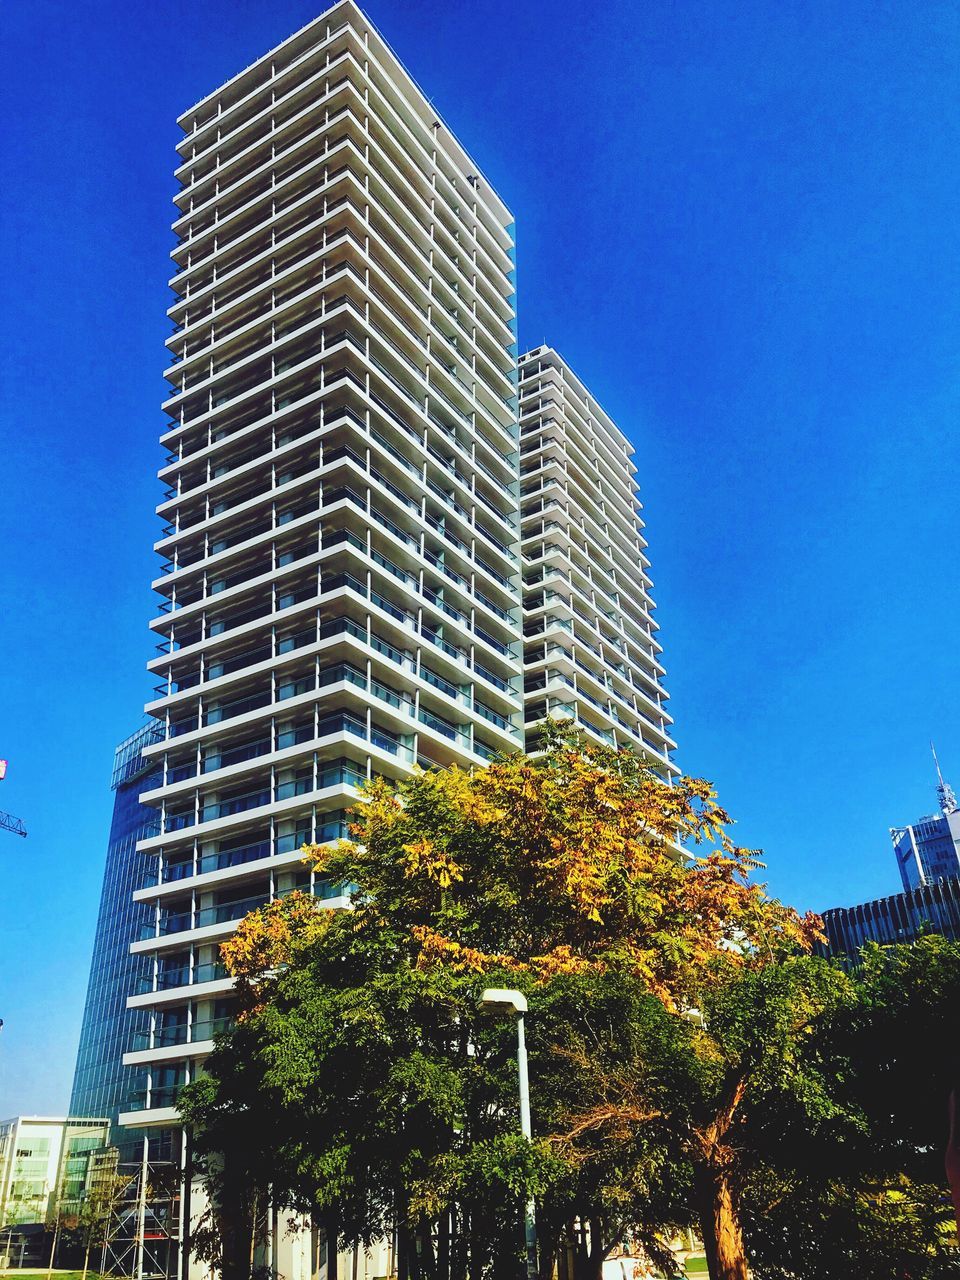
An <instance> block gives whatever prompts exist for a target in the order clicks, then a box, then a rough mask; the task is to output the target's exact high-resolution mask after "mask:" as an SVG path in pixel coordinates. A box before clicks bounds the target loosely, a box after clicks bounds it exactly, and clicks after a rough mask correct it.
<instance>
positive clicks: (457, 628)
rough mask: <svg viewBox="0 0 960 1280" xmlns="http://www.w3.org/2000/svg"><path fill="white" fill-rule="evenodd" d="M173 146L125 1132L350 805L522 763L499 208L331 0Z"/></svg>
mask: <svg viewBox="0 0 960 1280" xmlns="http://www.w3.org/2000/svg"><path fill="white" fill-rule="evenodd" d="M180 124H181V126H182V128H183V130H184V138H183V140H182V142H181V143H180V144H179V151H180V156H181V164H180V167H179V168H178V170H177V177H178V180H179V182H180V185H181V190H180V192H179V194H178V196H177V197H176V203H177V206H178V210H179V214H178V217H177V221H176V222H175V224H174V229H175V232H176V234H177V237H178V243H177V246H176V248H175V249H174V250H173V258H174V264H175V275H174V277H173V280H172V287H173V290H174V293H175V295H176V299H175V301H174V303H173V305H172V307H171V308H170V318H171V321H172V323H173V329H174V331H173V334H172V336H171V337H170V339H169V342H168V345H169V347H170V352H171V362H170V366H169V368H168V369H167V371H166V377H167V379H168V380H169V382H170V386H171V393H170V397H169V399H168V400H167V402H166V405H165V409H166V411H167V413H168V414H169V417H170V426H169V429H168V430H166V432H165V433H164V435H163V445H164V447H165V449H166V459H165V462H164V465H163V467H162V469H161V471H160V478H161V481H162V483H163V485H164V494H163V499H162V502H161V504H160V506H159V508H158V511H159V514H160V516H161V519H162V521H163V528H162V532H161V537H160V540H159V542H158V543H157V550H158V552H159V553H160V556H161V559H162V564H161V568H160V573H159V575H158V577H157V579H156V581H155V583H154V586H155V588H156V590H157V591H158V592H159V594H160V596H161V604H160V608H159V611H158V616H157V617H156V618H155V619H154V620H153V622H152V623H151V626H152V628H153V630H154V632H155V633H156V639H157V642H158V643H157V651H156V656H155V657H154V658H153V660H152V661H151V662H150V664H149V666H150V670H151V672H152V673H153V678H154V680H155V682H156V688H155V696H154V698H153V700H152V701H151V702H150V703H149V705H148V707H147V711H148V714H149V715H151V716H152V717H153V718H154V719H155V721H156V724H157V726H158V731H159V735H160V738H159V740H158V741H157V742H155V743H153V744H151V745H149V746H147V747H146V748H145V751H144V755H145V758H146V759H148V760H149V761H150V763H151V766H152V767H153V768H155V769H156V777H155V779H154V780H153V782H154V785H151V786H149V787H147V788H145V789H144V791H143V794H142V796H141V800H142V802H143V803H144V804H145V805H147V806H149V807H150V808H151V810H152V811H153V812H154V813H155V815H156V821H157V824H158V826H157V831H156V834H152V835H150V836H148V837H147V838H145V839H143V840H141V841H140V842H139V848H140V850H141V856H142V857H143V858H144V859H145V860H147V861H148V862H149V864H150V866H151V868H152V870H151V883H150V884H148V885H147V886H145V887H142V888H137V889H136V890H134V893H133V897H134V898H135V900H136V902H137V904H138V906H137V911H138V912H140V913H142V918H140V917H138V919H139V922H140V924H141V925H142V928H141V930H140V936H139V937H138V938H137V939H136V940H135V941H134V943H133V952H134V955H135V956H136V964H137V966H138V972H140V973H142V975H143V977H144V980H145V985H146V990H144V991H142V992H139V993H136V994H134V995H132V996H131V998H130V1004H131V1006H132V1007H133V1008H134V1009H136V1010H137V1015H138V1018H139V1020H140V1021H139V1025H138V1026H137V1027H136V1028H135V1033H136V1034H135V1039H134V1040H133V1041H132V1042H131V1043H130V1044H129V1046H128V1051H127V1053H126V1055H125V1062H126V1064H127V1065H128V1066H130V1067H133V1068H135V1070H136V1072H137V1073H138V1076H137V1079H138V1085H137V1088H136V1090H135V1095H134V1098H133V1100H132V1102H131V1105H130V1107H129V1109H128V1111H127V1112H126V1113H125V1117H124V1118H125V1121H126V1123H128V1124H132V1125H138V1124H147V1125H163V1124H166V1123H169V1122H171V1121H172V1120H173V1119H174V1117H175V1110H174V1101H175V1097H176V1092H177V1090H178V1088H179V1087H180V1085H181V1084H183V1083H184V1082H185V1081H186V1080H188V1079H190V1077H191V1074H192V1073H193V1071H194V1070H195V1066H196V1064H197V1062H198V1061H199V1060H201V1059H202V1058H203V1056H204V1055H205V1054H207V1053H208V1052H209V1050H210V1048H211V1047H212V1041H213V1036H214V1035H215V1033H216V1032H217V1030H219V1029H220V1028H222V1027H225V1026H227V1025H229V1022H230V1020H231V1017H232V1013H233V1008H232V1003H231V995H230V993H231V982H230V980H229V979H228V978H227V977H226V975H225V974H224V971H223V969H222V967H221V965H220V962H219V944H220V943H221V942H222V941H223V940H224V939H225V938H226V937H228V936H229V935H230V933H231V932H232V931H233V929H234V928H235V927H236V924H237V922H238V920H239V919H240V918H241V917H242V916H243V915H245V914H246V913H247V912H248V911H249V910H250V909H251V908H253V907H256V906H258V905H259V904H261V903H264V902H266V901H268V900H270V899H272V898H275V897H277V896H278V895H282V894H286V893H288V892H290V891H291V890H293V889H297V888H303V889H308V890H309V891H310V892H312V893H314V894H316V895H318V896H320V897H322V898H324V899H325V900H327V901H328V902H329V903H330V905H331V906H337V905H340V904H342V903H343V902H344V899H343V898H342V897H341V896H339V895H340V890H339V889H338V888H337V887H336V886H334V885H330V884H326V883H324V882H323V881H322V880H319V879H317V878H316V877H314V876H313V875H312V874H311V873H310V872H309V871H307V870H305V869H304V867H303V865H302V863H301V858H300V852H299V850H300V846H301V845H302V844H303V843H304V841H326V840H334V839H337V838H339V837H340V836H341V835H343V834H344V832H345V827H344V811H345V809H346V808H347V807H348V806H349V805H350V804H351V802H352V800H353V798H354V796H355V795H356V787H357V784H358V783H360V782H361V781H363V780H364V779H366V778H368V777H370V776H371V775H374V774H381V775H384V776H387V777H397V776H401V775H403V774H404V773H405V772H406V771H408V770H409V769H410V768H411V767H412V766H413V765H414V764H415V763H418V762H419V763H420V764H422V765H425V766H430V765H435V764H438V765H447V764H451V763H454V762H456V763H459V764H461V765H464V766H470V765H480V764H483V763H484V762H486V761H487V760H488V759H489V758H490V757H491V755H493V754H494V753H496V752H499V751H501V750H504V749H506V750H511V749H514V748H516V747H518V746H520V745H521V743H522V729H521V693H520V688H519V685H520V670H521V656H522V655H521V630H520V618H519V612H520V584H519V569H520V560H519V510H518V484H517V474H518V452H517V450H518V423H517V401H516V361H517V347H516V341H515V330H514V309H513V306H514V264H513V234H512V217H511V214H510V212H509V210H508V209H507V208H506V206H505V205H504V204H503V203H502V202H501V200H500V199H499V197H498V196H497V195H496V193H495V192H494V191H493V190H492V189H491V188H490V186H489V184H488V183H487V182H486V180H485V179H484V178H483V176H482V175H481V173H480V171H479V169H478V167H477V166H476V164H475V163H474V161H472V160H471V159H470V157H469V156H468V155H467V154H466V153H465V152H464V151H463V149H462V148H461V146H460V144H459V143H458V142H457V140H456V139H455V138H454V137H453V135H452V134H451V133H450V131H449V130H448V129H447V128H446V127H445V126H444V124H443V123H442V121H440V120H439V119H438V117H437V116H436V113H435V111H434V110H433V108H432V107H431V106H430V104H429V102H428V101H427V99H426V98H425V97H424V95H423V94H422V93H421V91H420V90H419V89H418V88H417V86H416V85H415V84H414V82H413V81H412V80H411V79H410V77H409V76H408V75H407V73H406V72H405V71H404V70H403V68H402V67H401V65H400V64H399V62H398V61H397V60H396V58H395V57H394V56H393V54H392V53H391V51H390V50H389V48H388V47H387V45H386V44H385V43H384V42H383V40H382V39H381V38H380V36H379V35H378V34H377V32H376V31H375V29H374V28H373V27H372V26H371V25H370V23H369V22H368V21H367V19H366V18H365V17H364V16H363V14H362V13H361V11H360V10H359V9H358V8H357V7H356V5H354V4H353V3H352V0H342V2H341V3H339V4H337V5H334V6H333V8H331V9H330V10H329V11H328V12H327V13H325V14H324V15H322V16H321V17H320V18H318V19H317V20H316V21H315V22H313V23H311V24H310V25H309V26H307V27H305V28H304V29H303V30H302V31H300V32H298V33H297V34H296V35H294V36H293V37H291V38H290V39H289V40H287V41H286V42H284V43H283V44H282V45H280V46H279V47H278V48H277V49H275V50H274V51H273V52H272V53H270V54H268V55H266V56H265V57H264V58H262V59H260V60H259V61H258V62H256V63H254V64H253V65H252V66H251V67H249V68H247V70H246V71H244V72H242V73H241V74H240V75H239V76H237V77H236V78H235V79H233V80H231V81H229V82H228V83H227V84H226V85H224V86H223V87H222V88H221V89H219V90H217V91H216V92H215V93H213V94H211V95H210V96H209V97H207V98H205V99H204V100H203V101H202V102H200V103H199V104H197V106H196V107H195V108H193V109H192V110H190V111H188V112H187V113H185V115H184V116H183V117H182V118H181V120H180Z"/></svg>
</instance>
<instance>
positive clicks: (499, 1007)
mask: <svg viewBox="0 0 960 1280" xmlns="http://www.w3.org/2000/svg"><path fill="white" fill-rule="evenodd" d="M480 1007H481V1009H485V1010H486V1011H487V1012H488V1013H515V1014H521V1013H526V1012H527V997H526V996H525V995H524V994H523V992H522V991H514V990H513V989H512V988H508V987H487V989H486V991H484V993H483V995H482V996H481V997H480Z"/></svg>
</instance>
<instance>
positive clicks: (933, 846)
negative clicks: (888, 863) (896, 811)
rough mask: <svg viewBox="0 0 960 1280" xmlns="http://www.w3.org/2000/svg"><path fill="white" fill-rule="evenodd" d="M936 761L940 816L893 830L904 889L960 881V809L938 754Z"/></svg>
mask: <svg viewBox="0 0 960 1280" xmlns="http://www.w3.org/2000/svg"><path fill="white" fill-rule="evenodd" d="M931 749H932V748H931ZM933 760H934V764H935V765H936V767H937V798H938V800H939V802H940V813H939V814H928V815H927V817H925V818H919V819H918V820H917V821H916V822H914V823H912V824H911V825H910V826H908V827H891V828H890V838H891V839H892V841H893V851H894V853H895V854H896V856H897V867H898V868H899V870H900V879H901V880H902V881H903V887H904V889H917V888H919V887H920V886H922V885H927V884H936V882H937V881H938V880H944V879H953V878H956V877H960V805H958V804H957V797H956V796H955V795H954V792H953V788H952V787H951V786H950V785H949V783H946V782H944V780H943V774H942V773H941V772H940V763H939V761H938V760H937V753H936V752H935V751H934V753H933Z"/></svg>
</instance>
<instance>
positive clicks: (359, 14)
mask: <svg viewBox="0 0 960 1280" xmlns="http://www.w3.org/2000/svg"><path fill="white" fill-rule="evenodd" d="M340 14H342V15H343V16H344V17H345V19H346V21H345V23H344V24H343V25H348V24H350V25H353V26H354V27H356V28H357V29H359V30H360V31H362V32H364V33H365V34H368V35H369V37H370V38H372V39H373V40H374V41H375V42H376V43H377V44H378V45H379V46H380V50H381V51H382V52H383V53H385V54H386V55H387V56H388V58H389V59H390V61H391V62H392V63H393V64H394V65H395V67H396V68H397V70H398V72H399V73H400V76H401V78H402V80H404V81H406V86H407V87H408V88H409V89H411V90H412V91H413V97H414V103H415V106H416V108H417V110H418V113H419V115H420V118H421V120H422V122H423V123H424V124H425V125H426V126H427V128H428V129H429V128H432V127H433V124H434V122H435V121H436V122H439V124H440V126H441V128H442V130H443V132H444V134H445V138H444V140H443V146H444V150H445V151H446V153H447V155H448V157H449V158H450V159H451V160H452V161H453V163H454V164H455V166H456V167H457V168H458V169H459V170H461V171H462V173H463V176H464V178H465V179H466V178H467V177H471V176H474V175H475V176H476V177H478V178H480V179H482V182H483V188H484V190H483V191H482V193H481V194H482V195H483V196H484V197H485V203H486V204H487V205H488V206H489V207H491V208H492V209H493V210H494V212H495V213H496V215H497V216H498V217H499V218H500V219H502V221H503V222H504V224H505V225H510V224H512V222H513V220H514V219H513V214H512V212H511V210H510V207H509V205H507V204H506V202H505V201H504V200H503V199H502V198H501V196H500V195H498V193H497V191H496V188H495V187H494V186H493V185H492V184H491V183H490V181H489V179H488V178H487V177H486V176H485V175H484V173H483V171H482V170H481V169H480V167H479V166H478V165H477V163H476V161H475V160H474V159H473V157H472V156H471V155H470V153H469V152H468V151H467V149H466V148H465V147H464V145H463V143H462V142H460V140H459V138H458V137H457V136H456V134H455V133H454V132H453V130H452V129H451V128H450V126H449V125H448V124H447V123H446V122H445V121H444V119H443V117H442V116H441V115H440V114H439V112H438V111H436V109H435V108H434V107H433V105H432V103H431V102H430V99H429V98H428V97H427V95H426V93H425V92H424V90H423V89H422V88H421V87H420V85H419V84H418V83H417V81H416V80H415V79H414V77H413V76H412V75H411V74H410V72H409V71H408V70H407V68H406V66H405V65H404V63H403V61H402V60H401V58H400V57H399V56H398V55H397V53H396V52H395V51H394V50H393V48H392V47H391V46H390V44H389V43H388V41H387V40H386V39H385V38H384V36H383V35H382V34H381V33H380V31H379V30H378V29H377V27H376V25H375V24H374V23H373V22H372V21H371V19H370V18H368V17H367V15H366V14H365V13H364V11H363V10H362V9H361V8H360V6H359V5H358V4H356V2H355V0H337V3H336V4H332V5H331V6H330V7H329V8H327V9H325V10H324V11H323V12H322V13H320V14H318V15H317V17H316V18H313V19H312V20H311V21H310V22H308V23H306V24H305V25H304V26H302V27H301V28H300V29H299V30H298V31H294V32H293V34H292V35H289V36H287V37H286V39H285V40H281V41H280V43H279V44H276V45H274V47H273V48H272V49H269V50H268V51H267V52H266V53H265V54H263V55H262V56H261V57H259V58H257V59H256V60H255V61H254V62H251V63H249V65H248V66H246V67H244V68H243V70H242V71H238V72H237V74H236V75H234V76H231V77H230V79H229V80H225V81H224V82H223V83H222V84H220V85H218V86H217V88H215V89H212V90H211V91H210V92H209V93H207V94H205V95H204V96H203V97H202V98H199V99H198V100H197V101H196V102H195V103H194V104H193V105H192V106H190V107H188V108H187V109H186V111H183V112H181V114H180V115H179V116H178V117H177V124H178V125H179V126H180V128H181V129H182V130H183V131H184V133H185V134H189V133H190V132H191V122H192V117H193V116H194V115H195V114H196V112H197V111H199V110H201V109H202V108H203V107H204V106H205V105H207V104H208V103H210V102H211V101H212V100H213V99H215V98H218V97H219V98H223V96H224V94H225V93H227V94H229V91H230V90H231V89H234V88H240V87H241V86H242V84H243V81H244V80H245V79H247V78H253V76H254V74H255V72H256V71H257V69H258V68H260V67H262V66H263V65H264V64H265V63H269V62H270V61H271V59H273V58H275V57H276V56H277V55H278V54H279V53H280V52H281V50H282V51H283V52H284V53H292V52H295V51H296V50H297V48H298V46H302V51H301V52H302V54H306V53H307V52H309V50H310V48H311V47H312V43H311V37H312V36H313V35H314V34H315V32H316V30H317V28H318V27H320V26H322V25H329V23H330V20H331V17H332V16H334V15H340ZM314 43H315V42H314ZM242 96H243V94H242V93H240V94H238V95H237V97H238V98H239V97H242ZM478 187H479V184H477V187H475V188H474V189H475V190H476V189H478Z"/></svg>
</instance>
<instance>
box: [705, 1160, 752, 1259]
mask: <svg viewBox="0 0 960 1280" xmlns="http://www.w3.org/2000/svg"><path fill="white" fill-rule="evenodd" d="M696 1176H697V1192H698V1200H699V1204H700V1233H701V1235H702V1236H703V1247H704V1250H705V1252H706V1255H707V1268H708V1270H709V1272H710V1280H747V1255H746V1253H745V1251H744V1247H743V1232H742V1230H741V1228H740V1213H739V1206H738V1205H737V1202H736V1196H735V1195H734V1191H733V1187H732V1185H731V1180H730V1175H729V1172H728V1171H727V1169H726V1168H724V1167H722V1166H721V1167H717V1166H715V1165H703V1166H701V1167H700V1168H698V1170H697V1175H696Z"/></svg>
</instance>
